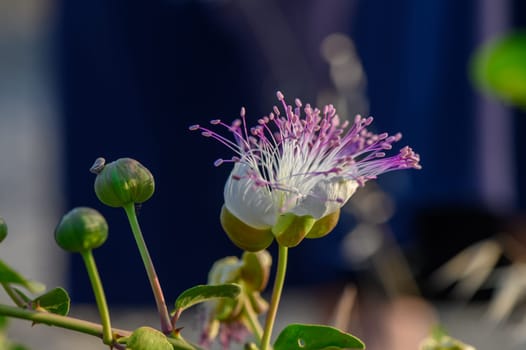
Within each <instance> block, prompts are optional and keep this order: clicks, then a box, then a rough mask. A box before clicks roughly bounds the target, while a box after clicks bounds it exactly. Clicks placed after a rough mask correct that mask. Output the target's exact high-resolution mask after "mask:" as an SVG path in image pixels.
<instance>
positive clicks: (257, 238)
mask: <svg viewBox="0 0 526 350" xmlns="http://www.w3.org/2000/svg"><path fill="white" fill-rule="evenodd" d="M220 219H221V226H222V227H223V230H225V232H226V234H227V236H228V238H230V240H231V241H232V242H233V243H234V244H235V245H236V246H238V247H239V248H241V249H243V250H246V251H249V252H257V251H259V250H263V249H265V248H267V247H268V246H269V245H270V244H271V243H272V240H273V239H274V236H273V235H272V232H271V230H268V229H264V230H259V229H256V228H254V227H251V226H248V225H247V224H245V223H244V222H243V221H241V220H239V219H238V218H237V217H235V216H234V215H233V214H232V213H231V212H230V211H229V210H228V209H227V208H226V206H224V205H223V208H221V215H220Z"/></svg>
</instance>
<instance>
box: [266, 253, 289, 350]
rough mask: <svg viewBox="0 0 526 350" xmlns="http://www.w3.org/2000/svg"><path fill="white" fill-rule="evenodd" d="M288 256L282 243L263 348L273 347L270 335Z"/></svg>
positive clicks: (267, 349) (283, 282) (283, 281)
mask: <svg viewBox="0 0 526 350" xmlns="http://www.w3.org/2000/svg"><path fill="white" fill-rule="evenodd" d="M287 257H288V248H287V247H285V246H282V245H281V244H280V245H279V250H278V268H277V271H276V278H275V280H274V289H273V290H272V299H271V300H270V305H269V309H268V313H267V318H266V321H265V329H264V331H263V339H262V340H261V350H269V349H271V347H270V337H271V335H272V328H273V327H274V321H275V320H276V313H277V312H278V305H279V300H280V299H281V292H282V291H283V285H284V284H285V274H286V272H287Z"/></svg>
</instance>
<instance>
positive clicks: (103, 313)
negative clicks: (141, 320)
mask: <svg viewBox="0 0 526 350" xmlns="http://www.w3.org/2000/svg"><path fill="white" fill-rule="evenodd" d="M81 255H82V258H83V259H84V263H85V265H86V270H87V271H88V276H89V279H90V282H91V287H92V288H93V293H94V294H95V301H96V302H97V308H98V309H99V314H100V319H101V323H102V340H103V342H104V344H107V345H111V344H112V343H113V334H112V333H111V322H110V312H109V310H108V303H107V302H106V296H105V294H104V289H103V288H102V283H101V281H100V276H99V272H98V270H97V265H96V264H95V259H94V258H93V253H92V251H91V250H88V251H85V252H81Z"/></svg>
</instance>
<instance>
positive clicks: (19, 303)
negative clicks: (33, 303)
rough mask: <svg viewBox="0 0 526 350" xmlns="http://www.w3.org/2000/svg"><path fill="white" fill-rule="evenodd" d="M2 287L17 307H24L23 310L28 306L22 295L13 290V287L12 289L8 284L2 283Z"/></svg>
mask: <svg viewBox="0 0 526 350" xmlns="http://www.w3.org/2000/svg"><path fill="white" fill-rule="evenodd" d="M2 287H4V289H5V292H6V293H7V295H9V297H10V298H11V300H13V302H14V303H15V305H16V306H18V307H23V308H25V307H27V306H28V305H27V303H26V302H25V301H24V300H23V299H22V298H21V297H20V295H18V293H17V292H16V291H15V290H14V289H13V287H11V286H10V285H9V284H8V283H3V282H2Z"/></svg>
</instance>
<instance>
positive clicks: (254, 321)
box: [243, 297, 263, 342]
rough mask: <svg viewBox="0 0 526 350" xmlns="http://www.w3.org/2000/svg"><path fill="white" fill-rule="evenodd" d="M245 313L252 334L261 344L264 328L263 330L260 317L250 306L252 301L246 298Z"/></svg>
mask: <svg viewBox="0 0 526 350" xmlns="http://www.w3.org/2000/svg"><path fill="white" fill-rule="evenodd" d="M243 313H244V315H245V317H246V318H247V321H248V324H249V326H250V330H251V331H252V333H254V336H255V337H256V339H257V341H258V342H261V337H262V335H263V328H261V324H260V323H259V320H258V315H257V314H256V312H255V311H254V308H253V307H252V305H251V304H250V300H249V299H248V297H245V300H244V308H243Z"/></svg>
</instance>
